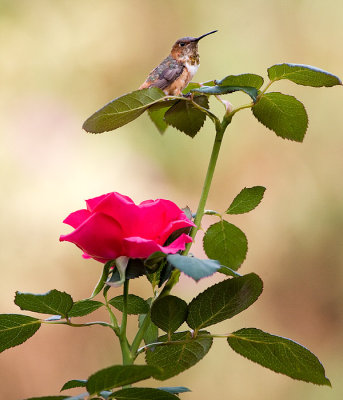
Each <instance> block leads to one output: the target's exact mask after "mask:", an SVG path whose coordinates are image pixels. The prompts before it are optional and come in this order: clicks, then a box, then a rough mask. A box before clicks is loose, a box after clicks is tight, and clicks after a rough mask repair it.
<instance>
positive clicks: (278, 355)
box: [227, 328, 331, 386]
mask: <svg viewBox="0 0 343 400" xmlns="http://www.w3.org/2000/svg"><path fill="white" fill-rule="evenodd" d="M227 341H228V343H229V345H230V347H231V348H232V349H233V350H234V351H236V352H237V353H238V354H240V355H242V356H244V357H246V358H248V359H249V360H251V361H254V362H256V363H258V364H260V365H262V366H263V367H266V368H269V369H271V370H272V371H275V372H279V373H281V374H284V375H287V376H289V377H291V378H293V379H298V380H301V381H305V382H311V383H316V384H318V385H328V386H331V383H330V381H329V379H328V378H326V376H325V370H324V368H323V366H322V364H321V363H320V361H319V360H318V358H317V357H316V356H315V355H314V354H313V353H311V352H310V351H309V350H307V349H306V348H305V347H303V346H301V345H300V344H298V343H296V342H293V341H292V340H290V339H286V338H283V337H279V336H274V335H271V334H269V333H266V332H263V331H261V330H260V329H256V328H245V329H240V330H238V331H236V332H233V333H232V334H231V335H230V336H229V337H228V339H227Z"/></svg>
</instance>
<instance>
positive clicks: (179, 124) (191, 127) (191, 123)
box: [164, 96, 208, 138]
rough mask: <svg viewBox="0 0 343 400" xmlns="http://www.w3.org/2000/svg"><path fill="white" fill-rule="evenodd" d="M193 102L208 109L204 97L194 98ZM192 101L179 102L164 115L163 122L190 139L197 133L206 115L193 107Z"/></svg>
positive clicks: (206, 100)
mask: <svg viewBox="0 0 343 400" xmlns="http://www.w3.org/2000/svg"><path fill="white" fill-rule="evenodd" d="M193 101H194V103H197V104H199V105H200V106H201V107H203V108H205V109H208V99H207V97H206V96H196V97H194V99H193ZM193 101H191V100H188V99H183V100H180V101H178V102H177V103H176V104H175V105H174V106H172V107H171V108H170V109H169V110H168V111H167V112H166V113H165V115H164V120H165V121H166V123H167V124H168V125H172V126H173V127H174V128H176V129H178V130H180V131H182V132H184V133H185V134H186V135H188V136H190V137H192V138H193V137H194V136H195V135H196V134H197V133H198V132H199V130H200V129H201V127H202V126H203V125H204V122H205V119H206V113H205V112H204V111H202V110H200V109H199V108H197V107H196V106H194V105H193Z"/></svg>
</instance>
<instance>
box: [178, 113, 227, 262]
mask: <svg viewBox="0 0 343 400" xmlns="http://www.w3.org/2000/svg"><path fill="white" fill-rule="evenodd" d="M230 122H231V118H224V119H223V122H222V123H221V124H220V125H219V126H217V127H216V137H215V139H214V144H213V148H212V154H211V158H210V162H209V164H208V167H207V173H206V177H205V181H204V186H203V189H202V193H201V197H200V201H199V205H198V209H197V212H196V216H195V219H194V224H195V226H194V227H193V229H192V231H191V234H190V236H191V238H192V239H193V240H194V238H195V236H196V234H197V232H198V230H199V229H200V226H201V220H202V217H203V215H204V211H205V206H206V202H207V198H208V194H209V191H210V187H211V183H212V179H213V175H214V170H215V168H216V164H217V160H218V155H219V151H220V147H221V145H222V141H223V136H224V133H225V130H226V127H227V126H228V124H229V123H230ZM191 246H192V243H187V245H186V249H185V250H184V252H183V255H187V254H188V252H189V250H190V248H191Z"/></svg>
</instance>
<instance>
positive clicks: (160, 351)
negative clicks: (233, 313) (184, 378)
mask: <svg viewBox="0 0 343 400" xmlns="http://www.w3.org/2000/svg"><path fill="white" fill-rule="evenodd" d="M206 335H208V333H207V332H199V334H198V336H197V337H196V338H193V337H192V334H191V333H190V332H178V333H174V334H173V335H171V340H172V341H173V343H172V344H170V345H160V346H156V347H155V348H154V350H153V351H151V350H148V351H147V352H146V362H147V364H148V365H153V366H157V367H159V368H160V369H161V370H162V371H160V372H158V373H156V374H154V378H156V379H159V380H162V381H163V380H165V379H168V378H171V377H172V376H175V375H178V374H179V373H181V372H183V371H185V370H186V369H188V368H191V367H192V366H193V365H195V364H196V363H198V362H199V361H200V360H201V359H202V358H203V357H204V356H205V355H206V354H207V353H208V351H209V350H210V348H211V346H212V342H213V339H212V337H209V336H206ZM158 340H159V342H167V341H168V335H164V336H160V337H159V338H158ZM175 342H179V343H175Z"/></svg>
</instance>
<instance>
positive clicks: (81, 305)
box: [68, 299, 104, 317]
mask: <svg viewBox="0 0 343 400" xmlns="http://www.w3.org/2000/svg"><path fill="white" fill-rule="evenodd" d="M103 305H104V304H103V303H101V301H94V300H89V299H86V300H80V301H76V302H75V303H74V304H73V307H72V308H71V310H70V311H69V312H68V317H83V316H84V315H88V314H90V313H92V312H94V311H96V310H97V309H98V308H100V307H101V306H103Z"/></svg>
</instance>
